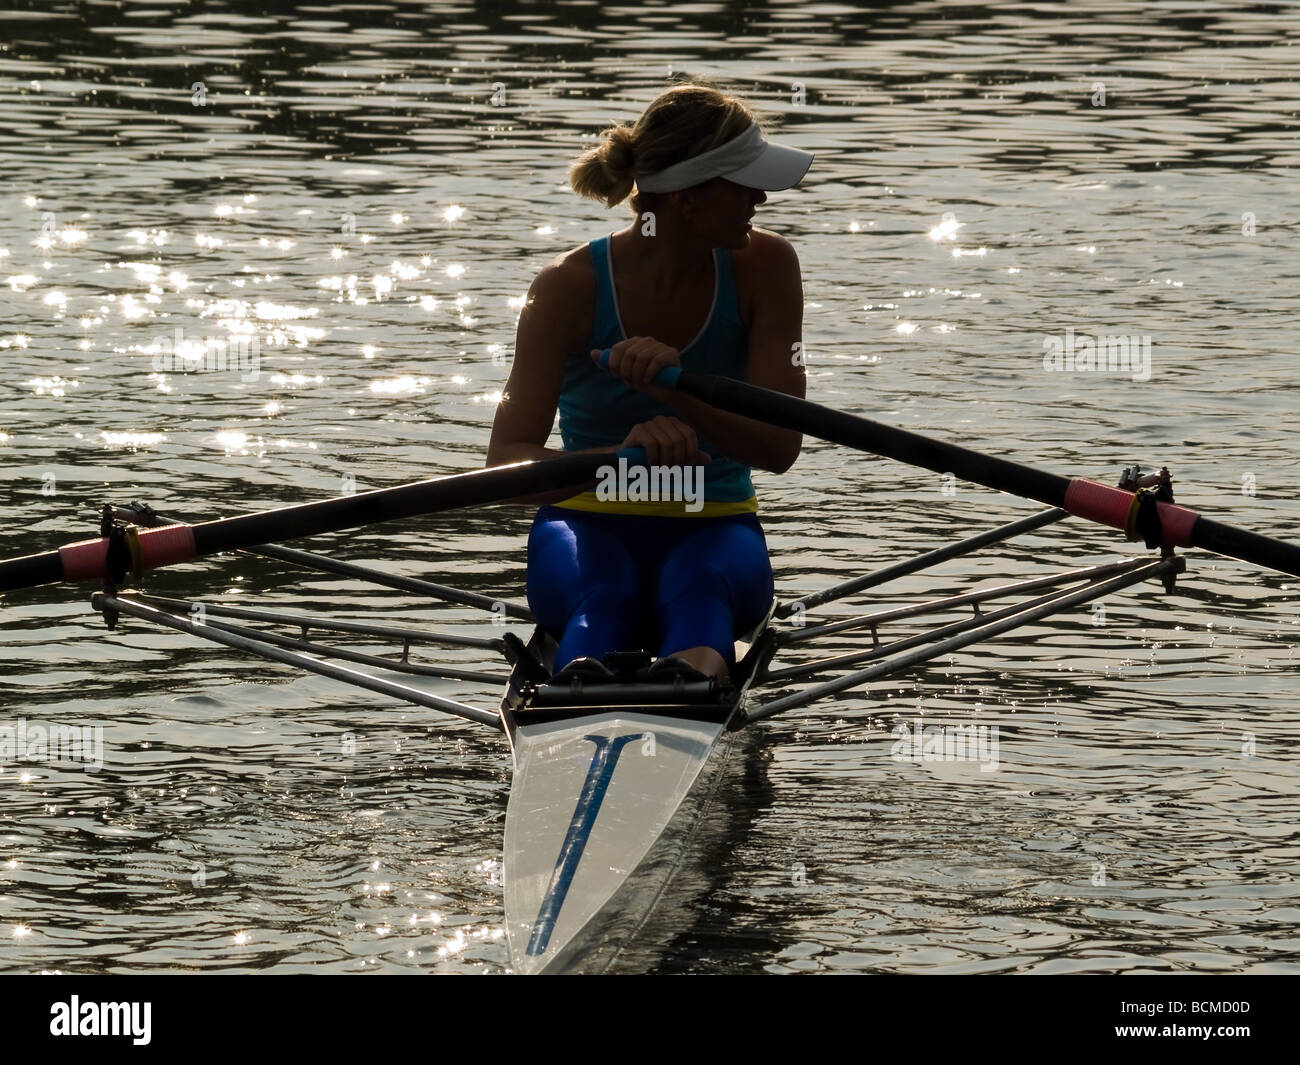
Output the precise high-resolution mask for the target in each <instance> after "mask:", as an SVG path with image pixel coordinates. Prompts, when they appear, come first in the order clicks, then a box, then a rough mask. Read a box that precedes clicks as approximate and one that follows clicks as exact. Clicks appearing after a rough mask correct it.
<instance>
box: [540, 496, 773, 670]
mask: <svg viewBox="0 0 1300 1065" xmlns="http://www.w3.org/2000/svg"><path fill="white" fill-rule="evenodd" d="M772 594H773V586H772V564H771V562H769V561H768V557H767V541H766V539H765V538H764V537H763V528H762V526H761V525H759V523H758V518H757V516H756V515H754V514H737V515H734V516H729V517H724V518H663V517H657V518H641V517H631V516H627V515H622V514H597V513H593V512H590V511H580V510H568V509H565V508H563V507H551V506H547V507H542V509H541V510H539V511H538V512H537V517H536V519H535V520H534V521H533V528H532V531H531V532H530V533H529V536H528V605H529V607H530V608H531V609H532V611H533V614H534V615H535V616H536V617H537V621H538V623H539V624H540V625H541V626H542V627H543V628H544V629H546V631H547V632H549V633H550V634H551V635H552V636H554V637H555V638H556V639H557V640H559V648H558V650H557V651H556V654H555V668H556V669H560V668H562V667H563V666H565V665H567V664H568V663H569V662H572V661H573V660H574V659H575V658H581V657H583V656H591V657H592V658H597V659H599V658H603V657H604V656H605V654H606V653H607V652H609V651H630V650H647V651H654V653H655V654H656V655H657V656H658V657H663V656H664V655H669V654H673V653H675V652H677V651H684V650H686V649H687V648H690V647H712V648H713V649H714V650H716V651H717V652H718V653H719V654H720V655H722V657H723V659H724V660H725V661H726V662H727V664H728V665H730V664H732V663H734V662H735V639H736V637H737V636H743V635H745V633H747V632H749V631H750V630H751V629H753V628H754V627H755V626H756V625H758V623H759V622H761V621H762V620H763V618H764V617H765V616H766V614H767V610H768V607H769V606H770V605H771V602H772Z"/></svg>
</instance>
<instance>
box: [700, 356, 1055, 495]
mask: <svg viewBox="0 0 1300 1065" xmlns="http://www.w3.org/2000/svg"><path fill="white" fill-rule="evenodd" d="M676 387H677V391H679V392H685V393H686V394H687V395H689V396H694V397H695V398H696V399H699V400H703V401H704V402H705V403H708V404H709V405H710V406H712V407H718V408H719V409H721V410H727V411H731V412H732V413H734V414H743V415H745V416H746V417H749V418H755V419H757V420H758V421H762V422H768V423H770V424H772V425H779V426H781V427H783V428H786V429H794V430H797V431H798V432H801V433H807V434H808V435H809V436H815V437H817V438H818V439H820V440H828V441H830V442H831V443H833V444H843V445H844V446H845V447H851V448H856V449H857V450H859V451H870V452H872V453H873V454H876V455H883V456H884V457H885V458H891V459H897V460H898V461H899V462H906V463H908V464H910V465H912V466H921V467H924V468H925V469H927V470H933V471H934V472H935V473H951V474H953V475H954V476H956V477H960V478H961V479H962V480H963V481H970V482H971V483H972V484H982V485H984V486H985V487H987V488H993V489H995V490H997V491H999V492H1009V493H1011V494H1012V495H1017V496H1025V497H1026V498H1028V499H1036V500H1038V501H1039V502H1040V503H1046V504H1047V505H1048V506H1052V507H1059V506H1062V505H1063V504H1064V502H1065V491H1066V489H1067V488H1069V486H1070V479H1069V478H1068V477H1061V476H1059V475H1058V474H1054V473H1044V472H1043V471H1041V470H1035V469H1031V468H1030V467H1028V466H1022V465H1021V464H1020V463H1018V462H1010V461H1008V460H1007V459H999V458H995V457H993V456H991V455H982V454H980V453H979V452H978V451H971V450H969V449H967V448H964V447H957V446H956V445H955V444H945V443H944V442H943V441H941V440H933V439H931V438H930V437H928V436H921V435H920V434H919V433H911V432H908V431H907V430H906V429H896V428H894V427H893V426H891V425H884V424H882V423H880V422H873V421H871V420H870V419H868V418H861V417H858V416H857V415H854V414H846V413H844V412H843V411H837V410H832V409H830V408H828V407H822V406H820V405H818V404H816V403H810V402H808V401H807V400H804V399H799V398H798V397H797V396H788V395H786V394H785V393H784V392H773V391H771V390H770V389H766V388H758V387H757V386H755V385H751V384H747V383H745V382H744V381H737V380H734V379H732V378H730V377H715V376H713V375H711V374H698V373H691V372H690V371H683V372H682V374H681V376H680V377H678V378H677V386H676Z"/></svg>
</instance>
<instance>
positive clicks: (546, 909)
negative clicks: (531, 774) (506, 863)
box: [527, 732, 645, 958]
mask: <svg viewBox="0 0 1300 1065" xmlns="http://www.w3.org/2000/svg"><path fill="white" fill-rule="evenodd" d="M644 735H645V733H644V732H632V733H629V734H627V735H625V736H614V737H609V736H584V737H583V739H587V740H590V741H591V742H592V743H593V744H594V745H595V747H596V750H595V751H594V752H593V753H592V756H591V765H589V766H588V767H587V779H586V780H585V781H583V784H582V791H581V792H580V793H579V795H578V805H577V806H575V807H574V808H573V818H572V819H571V820H570V821H569V831H568V832H567V833H565V836H564V843H563V844H562V845H561V847H560V856H559V858H558V859H557V860H556V863H555V872H553V873H552V874H551V883H550V885H549V886H548V887H547V889H546V895H545V897H544V898H543V899H542V908H541V909H540V910H539V911H538V912H537V920H536V921H534V922H533V933H532V935H531V936H530V937H529V939H528V950H527V953H528V955H529V957H534V958H535V957H537V956H538V955H541V954H545V953H546V947H547V944H549V943H550V941H551V933H552V932H554V931H555V923H556V921H558V920H559V918H560V909H561V908H562V907H563V906H564V900H565V897H566V896H567V895H568V894H569V888H570V887H571V886H572V885H573V877H574V874H575V873H576V872H577V871H578V863H579V862H581V861H582V854H583V851H585V850H586V849H587V840H588V839H589V838H590V837H591V829H592V826H593V825H595V823H596V815H597V814H599V813H600V806H601V803H603V802H604V801H605V792H606V791H608V790H609V782H610V781H611V780H612V779H613V778H614V768H615V766H616V765H617V764H618V756H619V755H620V754H622V753H623V748H624V747H626V746H627V745H628V744H629V743H631V742H632V741H633V740H638V739H640V738H641V737H642V736H644Z"/></svg>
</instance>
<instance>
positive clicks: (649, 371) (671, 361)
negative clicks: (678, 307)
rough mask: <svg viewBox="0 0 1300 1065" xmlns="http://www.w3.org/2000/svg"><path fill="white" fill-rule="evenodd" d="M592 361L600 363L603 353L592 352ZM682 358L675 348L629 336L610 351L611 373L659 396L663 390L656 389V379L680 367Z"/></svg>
mask: <svg viewBox="0 0 1300 1065" xmlns="http://www.w3.org/2000/svg"><path fill="white" fill-rule="evenodd" d="M591 358H592V360H593V361H594V362H599V361H600V352H599V351H595V350H593V351H592V353H591ZM680 365H681V355H680V354H679V353H678V351H677V349H676V348H670V347H669V346H668V345H667V344H661V343H659V341H657V340H656V339H655V338H654V337H628V338H627V339H626V340H620V341H619V342H618V343H617V344H615V345H614V346H613V347H612V348H610V352H609V372H610V373H612V374H613V375H614V376H615V377H617V378H620V379H621V380H623V381H626V382H627V383H628V384H629V385H631V386H632V387H633V388H636V389H640V390H641V391H643V392H649V393H651V394H652V395H657V394H659V393H661V392H664V390H663V389H660V388H656V387H654V379H655V377H656V376H657V375H658V373H659V371H660V370H662V369H664V368H665V367H667V366H680Z"/></svg>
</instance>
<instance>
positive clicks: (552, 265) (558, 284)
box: [529, 244, 596, 309]
mask: <svg viewBox="0 0 1300 1065" xmlns="http://www.w3.org/2000/svg"><path fill="white" fill-rule="evenodd" d="M595 280H596V275H595V272H594V271H593V270H592V268H591V253H590V251H588V249H587V245H585V244H580V245H578V247H576V248H572V249H570V250H569V251H566V252H565V253H564V254H562V255H557V256H556V257H555V258H554V259H552V260H551V261H550V262H549V263H547V264H546V265H545V266H543V267H542V268H541V270H539V271H538V273H537V276H536V277H535V278H533V283H532V286H531V287H530V288H529V295H530V296H531V297H533V298H537V299H542V298H545V299H548V300H550V299H559V300H569V299H572V300H581V299H583V298H590V296H591V294H592V291H593V287H594V285H595ZM570 309H572V308H570Z"/></svg>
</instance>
